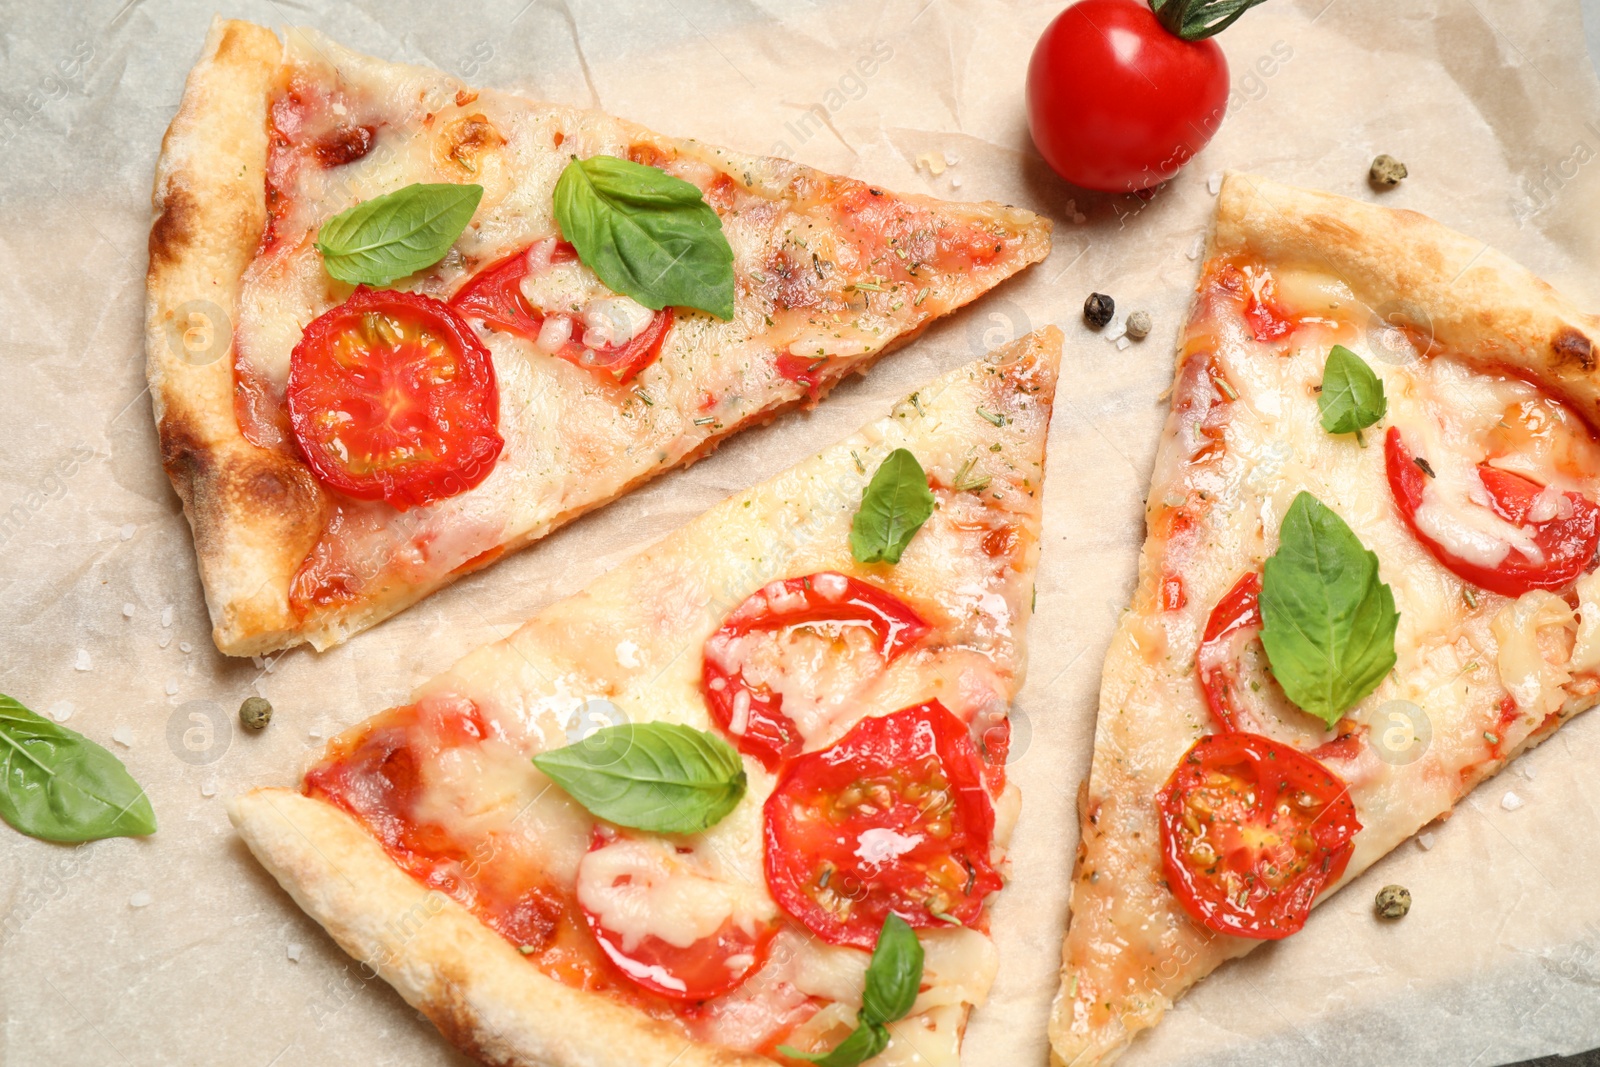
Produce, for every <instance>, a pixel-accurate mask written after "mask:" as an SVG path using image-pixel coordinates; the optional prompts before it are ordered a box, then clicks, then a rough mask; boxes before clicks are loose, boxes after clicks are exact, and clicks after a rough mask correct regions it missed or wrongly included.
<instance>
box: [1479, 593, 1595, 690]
mask: <svg viewBox="0 0 1600 1067" xmlns="http://www.w3.org/2000/svg"><path fill="white" fill-rule="evenodd" d="M1493 628H1494V636H1495V640H1496V641H1497V642H1498V643H1499V646H1500V648H1499V651H1498V652H1497V653H1496V654H1495V661H1496V663H1497V664H1498V665H1499V668H1500V682H1501V684H1502V685H1504V686H1505V687H1506V691H1507V692H1509V693H1510V694H1511V696H1512V697H1513V698H1514V699H1515V700H1516V702H1517V707H1518V709H1520V710H1522V711H1524V712H1529V713H1531V714H1533V715H1536V716H1539V717H1541V718H1542V717H1543V716H1545V715H1548V714H1549V713H1550V712H1552V711H1555V710H1557V709H1558V708H1560V707H1561V705H1562V704H1563V703H1564V702H1565V701H1566V694H1565V693H1564V692H1562V686H1564V685H1566V684H1567V683H1568V682H1570V681H1571V680H1572V674H1571V673H1570V672H1569V671H1568V670H1567V666H1568V664H1569V661H1570V659H1571V655H1572V650H1573V638H1574V636H1575V634H1576V632H1577V629H1578V620H1577V617H1576V616H1575V615H1574V614H1573V611H1572V609H1571V608H1570V607H1568V606H1567V602H1566V601H1565V600H1562V599H1561V598H1560V597H1558V596H1556V595H1555V594H1554V593H1547V592H1545V591H1544V590H1543V589H1535V590H1533V591H1532V592H1528V593H1524V594H1522V596H1520V597H1518V598H1517V599H1516V600H1515V601H1513V602H1512V603H1510V604H1507V605H1506V606H1505V607H1504V608H1502V609H1501V611H1500V614H1498V615H1496V616H1495V618H1494V627H1493Z"/></svg>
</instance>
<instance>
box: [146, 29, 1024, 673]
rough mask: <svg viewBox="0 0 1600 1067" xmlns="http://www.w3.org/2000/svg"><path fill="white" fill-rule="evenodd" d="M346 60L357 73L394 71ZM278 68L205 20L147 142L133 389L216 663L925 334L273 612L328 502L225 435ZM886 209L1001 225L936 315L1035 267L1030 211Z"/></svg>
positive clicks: (715, 438)
mask: <svg viewBox="0 0 1600 1067" xmlns="http://www.w3.org/2000/svg"><path fill="white" fill-rule="evenodd" d="M289 32H290V33H295V32H299V31H293V30H291V31H289ZM306 32H309V31H306ZM357 58H358V59H359V60H360V61H361V62H364V63H368V64H372V65H374V66H379V67H383V68H396V69H405V68H402V67H401V66H400V65H399V64H391V63H384V62H382V61H379V60H374V59H369V58H368V57H357ZM286 62H287V59H286V49H285V45H284V44H283V42H280V41H279V39H278V37H277V36H276V35H275V34H273V33H272V31H270V30H268V29H265V28H263V27H261V26H256V25H254V24H251V23H248V22H241V21H234V20H226V19H220V18H219V19H217V20H215V21H214V22H213V24H212V26H211V29H210V32H209V34H208V36H207V39H206V43H205V47H204V50H203V52H202V54H201V57H200V60H199V62H198V63H197V64H196V66H195V67H194V69H193V70H192V71H191V72H190V75H189V78H188V81H187V82H186V84H185V88H184V94H183V99H182V102H181V103H180V105H179V109H178V112H177V115H176V116H175V117H174V119H173V122H172V125H171V127H170V128H169V130H168V132H167V135H166V137H165V138H164V139H163V142H162V150H161V157H160V161H159V163H158V165H157V173H156V183H155V193H154V197H153V206H154V222H153V224H152V226H151V232H150V266H149V273H148V276H147V291H148V293H147V305H146V328H145V337H146V353H147V375H148V378H149V382H150V388H151V394H152V397H153V405H154V408H155V416H156V422H157V428H158V432H159V435H160V441H161V453H162V463H163V466H164V467H165V469H166V471H167V474H168V476H169V478H171V480H172V483H173V486H174V488H175V489H176V491H177V493H178V496H179V497H180V499H181V500H182V502H183V506H184V512H185V515H186V516H187V517H188V519H189V523H190V526H191V527H192V529H193V531H194V540H195V550H196V554H197V556H198V559H199V566H200V577H201V582H202V584H203V586H204V589H205V597H206V603H207V607H208V609H209V611H210V615H211V620H212V636H213V639H214V640H215V642H216V644H217V647H218V649H220V650H221V651H222V652H224V653H226V654H229V655H236V656H247V655H256V654H260V653H264V652H270V651H274V650H277V649H282V648H287V647H290V646H293V645H298V644H302V643H310V644H311V645H312V646H313V647H315V648H317V649H318V650H322V649H326V648H329V647H332V646H333V645H337V644H339V643H341V642H343V641H344V640H346V639H348V638H349V637H350V636H352V635H354V634H356V633H358V632H360V631H362V630H364V629H367V628H368V627H370V626H373V625H376V624H377V623H379V622H381V621H383V620H384V619H386V618H388V617H389V616H391V615H394V614H396V613H398V612H400V611H402V610H404V609H405V608H407V607H409V606H410V605H411V604H414V603H416V602H417V601H418V600H421V599H422V598H424V597H426V596H428V595H429V594H431V593H433V592H435V591H437V590H438V589H440V588H442V587H444V586H445V585H448V584H449V583H451V582H453V581H454V580H455V579H457V578H459V577H461V576H462V575H465V574H468V573H471V572H472V571H473V570H476V569H478V568H480V567H482V566H486V565H488V564H489V563H490V562H492V561H493V560H495V559H498V558H499V557H500V556H501V555H503V554H505V553H507V552H512V551H516V550H518V549H521V548H524V547H526V546H528V545H529V544H531V543H533V542H534V541H536V540H538V539H540V538H542V537H544V536H546V535H548V534H549V533H551V532H553V531H554V530H556V529H557V528H559V527H561V526H563V525H565V524H566V523H568V522H571V521H572V520H574V519H576V518H578V517H580V516H581V515H583V514H586V513H587V512H589V511H591V510H593V509H594V508H597V507H600V506H602V505H604V504H606V503H608V502H609V501H611V500H613V499H616V497H617V496H620V495H622V494H624V493H627V492H629V491H631V490H632V489H634V488H636V487H637V486H639V485H640V484H642V483H643V482H645V481H648V480H649V479H650V478H653V477H655V476H656V475H659V474H661V473H664V472H665V471H667V470H671V469H675V468H678V467H683V466H688V465H689V464H691V463H693V462H695V461H696V460H698V459H700V458H703V457H704V456H706V455H709V454H710V453H711V452H712V451H713V450H715V448H716V447H717V445H718V444H720V443H721V441H722V440H724V439H725V438H726V437H728V436H729V435H731V434H733V433H735V432H737V431H738V430H741V429H746V428H750V427H754V426H758V425H762V424H764V423H767V422H770V421H771V420H773V419H775V418H777V417H778V416H779V415H782V414H784V413H786V412H788V411H790V410H792V409H793V408H795V407H798V406H802V405H813V404H815V403H817V402H818V401H819V400H820V399H821V398H822V397H823V396H825V395H826V394H827V393H828V392H829V391H830V390H831V389H832V388H833V387H834V386H835V385H837V384H838V382H839V381H840V380H842V379H843V378H844V377H846V376H847V375H849V374H852V373H862V372H864V371H866V370H867V369H868V368H869V367H870V366H871V365H872V364H873V363H875V362H876V361H877V359H879V358H881V357H882V356H883V355H886V354H887V353H889V352H891V351H893V350H895V349H897V348H899V347H901V346H902V345H905V344H906V343H908V342H910V341H911V340H913V339H914V338H915V337H916V336H918V335H919V334H920V333H921V332H922V330H923V329H925V328H926V326H927V325H928V323H927V322H923V323H919V324H916V325H913V326H908V327H907V328H905V329H904V331H903V332H901V333H899V334H897V335H896V336H895V337H894V338H893V339H892V340H891V341H889V342H888V343H886V344H884V345H883V347H882V348H880V349H877V350H875V351H873V352H872V353H870V354H869V355H866V356H864V357H862V358H858V359H841V360H840V361H839V362H840V366H839V368H838V369H836V370H834V369H830V370H829V371H828V372H827V373H826V375H825V376H824V377H822V378H821V380H820V381H819V382H818V383H817V386H816V388H815V390H814V391H813V392H812V393H811V394H810V395H806V394H801V395H800V396H797V397H795V398H794V399H792V400H789V399H782V400H778V401H776V402H773V403H771V404H770V406H767V407H764V408H762V409H759V410H755V411H752V412H750V413H749V414H748V415H747V416H746V417H744V418H743V419H741V420H740V421H738V422H736V423H732V424H730V425H728V426H726V427H724V428H721V429H719V430H718V431H717V432H715V433H714V434H712V435H711V436H709V437H707V438H706V439H705V440H703V441H702V442H700V444H699V445H698V446H697V447H695V448H694V449H692V450H691V451H689V452H688V453H687V454H684V455H682V456H681V457H677V458H675V459H673V460H672V461H671V462H665V461H664V462H663V463H662V464H661V465H658V466H656V467H654V468H652V469H650V470H649V471H647V472H645V473H642V474H640V476H638V477H636V478H633V479H631V480H629V481H627V482H625V483H623V484H621V485H618V486H614V487H612V488H614V490H615V491H614V492H610V493H600V494H596V495H593V496H591V497H589V498H584V499H579V500H576V501H573V502H571V503H573V505H574V506H571V507H567V508H566V509H565V510H562V511H560V512H558V513H555V514H547V515H540V516H539V521H538V522H536V523H534V524H532V525H531V526H530V527H528V528H525V529H519V530H513V531H508V532H507V534H506V535H504V540H502V541H501V542H500V543H498V544H497V545H494V546H491V548H490V549H489V550H487V551H485V552H482V553H480V554H478V555H477V556H476V557H474V558H473V559H470V560H468V561H467V562H465V563H463V564H462V565H461V566H459V567H456V568H454V569H453V570H450V571H449V572H447V573H445V574H442V575H439V576H437V577H429V578H428V579H427V580H419V581H415V582H408V581H402V580H399V579H393V580H390V579H387V578H386V580H384V581H383V582H381V583H372V584H373V585H374V586H376V588H373V589H371V590H369V591H367V593H366V594H365V595H363V596H362V597H360V598H358V599H356V600H353V601H352V602H350V603H348V604H346V605H344V606H342V607H339V608H335V609H329V610H321V611H316V612H313V613H311V614H310V615H308V616H307V617H305V618H301V617H299V616H297V614H296V612H295V611H294V610H293V608H292V607H291V605H290V600H289V589H290V583H291V581H292V579H293V578H294V576H295V574H296V573H297V572H298V570H299V568H300V566H301V564H302V563H303V562H304V561H305V559H306V558H307V556H308V555H309V554H310V552H311V550H312V549H313V547H314V546H315V545H316V544H317V542H318V540H319V538H320V537H321V535H322V533H323V531H324V529H325V527H326V526H327V524H328V521H329V519H330V517H331V516H332V515H333V513H334V509H335V507H336V506H337V502H338V498H337V496H336V494H333V493H330V492H329V491H327V490H325V489H323V488H322V487H321V486H320V485H319V484H318V482H317V481H316V479H315V478H314V477H313V476H312V474H311V473H310V471H309V470H308V469H307V468H306V467H305V466H304V465H302V464H301V463H300V462H298V460H297V459H296V458H294V456H293V455H292V454H289V453H286V452H281V451H276V450H273V449H267V448H261V447H258V446H256V445H254V444H252V443H251V441H250V440H248V439H247V438H246V437H245V436H244V434H243V433H242V432H241V430H240V427H239V424H238V420H237V418H236V416H235V407H234V405H235V376H234V362H235V361H234V356H235V350H234V347H233V345H232V344H231V343H229V342H231V339H232V337H233V326H234V324H235V323H238V322H239V321H240V318H241V315H240V294H241V290H242V281H241V279H242V276H243V275H244V273H245V271H246V269H247V268H248V267H249V266H250V265H251V263H252V262H253V261H254V260H255V257H256V253H257V250H258V247H259V245H260V241H261V235H262V232H263V229H264V227H265V224H266V217H267V212H266V203H265V191H264V176H265V167H266V162H267V149H268V115H267V108H268V103H269V100H270V99H271V96H272V93H273V90H274V88H275V86H276V83H277V80H278V79H279V77H280V76H281V74H282V71H283V70H284V67H285V64H286ZM429 73H430V74H432V73H434V72H429ZM441 77H442V76H441ZM606 121H607V122H608V123H611V124H613V125H616V126H618V127H620V128H625V129H626V130H628V131H629V133H630V136H632V137H633V138H634V139H635V140H636V141H638V142H639V143H647V144H654V145H658V146H662V147H664V148H670V149H674V150H680V151H684V152H690V151H691V150H692V151H701V150H702V149H701V148H700V147H697V146H696V143H695V142H692V141H687V140H676V139H673V138H668V137H663V136H661V135H658V134H655V133H653V132H651V131H648V130H645V129H644V128H643V127H637V126H634V125H633V124H632V123H626V122H623V121H622V120H612V119H610V118H609V117H608V118H607V119H606ZM717 155H718V157H719V163H720V165H723V166H733V165H735V164H738V165H740V166H741V167H742V168H743V169H744V170H745V171H746V172H747V173H748V174H754V175H756V176H757V179H758V184H760V185H762V186H763V187H767V188H773V189H785V188H801V187H804V186H808V185H810V184H813V183H824V182H826V181H828V180H831V178H830V176H828V175H825V174H823V173H822V172H819V171H816V170H813V169H812V168H809V167H806V166H803V165H801V164H798V163H792V162H789V161H785V160H778V159H766V158H760V157H754V156H745V155H743V154H740V153H734V152H725V151H721V150H718V152H717ZM899 199H900V200H902V201H904V202H905V203H907V204H910V205H913V206H923V207H934V208H936V209H938V210H941V211H944V212H946V213H950V212H957V213H959V214H960V215H961V216H962V217H964V218H970V219H975V220H985V221H988V222H991V223H995V224H1001V225H1004V226H1005V227H1007V228H1008V230H1010V231H1011V232H1013V233H1014V234H1016V235H1017V236H1018V238H1019V240H1018V244H1017V247H1016V249H1015V254H1014V257H1008V259H1007V260H1006V262H1005V264H1004V267H1005V269H1004V270H1000V271H995V270H993V269H991V270H990V272H989V274H987V275H983V274H980V273H979V272H975V273H974V274H972V275H957V274H950V275H948V276H947V278H946V284H949V286H950V288H951V290H952V301H953V302H952V305H951V310H953V308H954V307H955V306H959V305H960V304H962V303H965V302H967V301H969V300H971V299H974V298H976V297H977V296H979V295H981V294H982V293H983V292H985V291H987V289H988V288H990V287H992V286H993V285H996V284H998V283H999V281H1000V280H1002V279H1003V277H1005V276H1009V274H1011V273H1014V272H1015V271H1018V270H1021V269H1022V268H1023V267H1025V266H1027V265H1029V264H1031V263H1034V262H1037V261H1039V260H1041V259H1043V258H1044V257H1045V256H1046V255H1047V254H1048V253H1049V244H1050V239H1049V232H1050V224H1049V222H1048V221H1047V220H1044V219H1041V218H1039V217H1038V216H1036V215H1034V214H1033V213H1031V212H1027V211H1023V210H1021V209H1017V208H1011V207H1005V206H1003V205H999V204H993V203H970V204H969V203H963V204H948V203H944V202H941V201H937V200H935V199H933V198H931V197H921V196H916V195H910V194H904V195H899ZM929 321H930V322H931V321H932V320H931V319H930V320H929ZM186 331H198V332H197V333H189V334H187V335H188V336H190V337H196V338H198V342H197V343H196V344H194V345H193V346H191V347H189V348H186V347H185V344H184V338H185V336H186ZM211 337H214V338H216V340H209V339H208V338H211Z"/></svg>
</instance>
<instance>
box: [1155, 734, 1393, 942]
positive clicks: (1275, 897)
mask: <svg viewBox="0 0 1600 1067" xmlns="http://www.w3.org/2000/svg"><path fill="white" fill-rule="evenodd" d="M1156 803H1157V806H1158V808H1159V810H1160V814H1161V859H1162V867H1163V868H1164V870H1165V872H1166V876H1167V884H1168V885H1169V886H1170V887H1171V888H1172V892H1173V894H1174V895H1175V896H1176V897H1177V898H1178V902H1179V903H1181V904H1182V905H1183V909H1184V910H1185V911H1186V912H1188V913H1189V916H1190V917H1191V918H1193V919H1194V921H1195V922H1197V923H1200V924H1201V925H1202V926H1205V927H1206V928H1207V929H1211V930H1215V931H1216V932H1218V933H1221V934H1233V935H1235V936H1238V937H1251V938H1256V939H1258V940H1264V941H1275V940H1277V939H1278V938H1282V937H1288V936H1289V935H1290V934H1292V933H1294V932H1295V931H1296V930H1298V929H1300V927H1302V926H1304V925H1305V921H1306V916H1307V915H1308V914H1310V912H1311V903H1312V901H1313V900H1314V899H1316V895H1317V893H1318V892H1320V891H1321V890H1322V887H1323V886H1325V885H1327V884H1328V883H1329V882H1334V881H1337V880H1338V878H1339V876H1340V875H1341V874H1343V873H1344V868H1345V865H1346V864H1347V863H1349V862H1350V853H1351V851H1352V850H1353V849H1354V847H1355V845H1354V841H1355V835H1356V832H1357V831H1358V830H1360V829H1361V823H1360V821H1359V820H1358V819H1357V818H1356V809H1355V805H1354V804H1352V803H1351V802H1350V793H1349V790H1348V788H1347V787H1346V786H1345V784H1344V783H1343V782H1341V781H1340V780H1339V779H1338V777H1336V776H1335V775H1334V774H1333V773H1332V772H1330V771H1329V770H1328V769H1327V768H1326V767H1324V766H1323V765H1322V764H1320V763H1318V762H1317V761H1316V760H1314V759H1312V758H1311V757H1310V756H1307V755H1305V754H1304V753H1302V752H1300V751H1299V750H1297V749H1294V748H1291V747H1290V746H1288V745H1284V744H1280V743H1278V742H1276V741H1273V740H1271V739H1270V738H1266V737H1262V736H1261V735H1260V734H1249V733H1226V734H1211V735H1209V736H1207V737H1202V738H1201V739H1200V740H1199V741H1196V742H1195V744H1194V747H1193V748H1191V749H1189V751H1188V753H1187V754H1185V755H1184V757H1183V759H1182V760H1180V761H1179V762H1178V767H1177V769H1176V770H1175V771H1173V772H1172V777H1171V778H1170V779H1168V780H1167V784H1166V786H1165V787H1164V788H1163V789H1162V790H1161V792H1160V793H1158V794H1157V795H1156Z"/></svg>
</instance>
